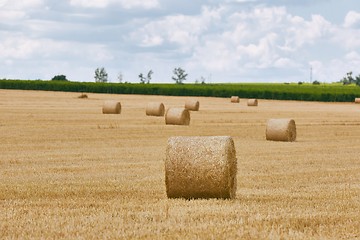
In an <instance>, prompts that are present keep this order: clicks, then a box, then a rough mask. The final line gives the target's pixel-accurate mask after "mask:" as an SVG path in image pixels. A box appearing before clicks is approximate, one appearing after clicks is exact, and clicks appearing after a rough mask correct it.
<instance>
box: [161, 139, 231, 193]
mask: <svg viewBox="0 0 360 240" xmlns="http://www.w3.org/2000/svg"><path fill="white" fill-rule="evenodd" d="M236 174H237V160H236V151H235V146H234V141H233V139H232V138H231V137H228V136H213V137H170V138H169V139H168V145H167V149H166V160H165V185H166V194H167V196H168V197H169V198H186V199H191V198H235V195H236V185H237V181H236Z"/></svg>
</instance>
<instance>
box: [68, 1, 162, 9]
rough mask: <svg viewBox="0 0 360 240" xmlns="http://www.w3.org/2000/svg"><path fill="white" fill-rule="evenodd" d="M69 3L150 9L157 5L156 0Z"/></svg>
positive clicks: (95, 6)
mask: <svg viewBox="0 0 360 240" xmlns="http://www.w3.org/2000/svg"><path fill="white" fill-rule="evenodd" d="M70 4H71V5H72V6H77V7H85V8H106V7H108V6H110V5H120V6H122V7H123V8H125V9H132V8H144V9H151V8H155V7H158V6H159V2H158V0H146V1H143V0H131V1H129V0H70Z"/></svg>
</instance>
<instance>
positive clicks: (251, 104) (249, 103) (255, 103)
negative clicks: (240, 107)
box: [247, 99, 258, 107]
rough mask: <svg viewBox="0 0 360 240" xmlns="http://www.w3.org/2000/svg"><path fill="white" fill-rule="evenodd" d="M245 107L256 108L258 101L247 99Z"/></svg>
mask: <svg viewBox="0 0 360 240" xmlns="http://www.w3.org/2000/svg"><path fill="white" fill-rule="evenodd" d="M247 105H248V106H250V107H251V106H253V107H256V106H257V105H258V100H257V99H248V101H247Z"/></svg>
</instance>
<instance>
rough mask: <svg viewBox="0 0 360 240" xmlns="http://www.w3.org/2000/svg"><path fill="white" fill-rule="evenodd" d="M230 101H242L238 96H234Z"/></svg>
mask: <svg viewBox="0 0 360 240" xmlns="http://www.w3.org/2000/svg"><path fill="white" fill-rule="evenodd" d="M230 101H231V102H232V103H239V102H240V98H239V97H238V96H232V97H231V99H230Z"/></svg>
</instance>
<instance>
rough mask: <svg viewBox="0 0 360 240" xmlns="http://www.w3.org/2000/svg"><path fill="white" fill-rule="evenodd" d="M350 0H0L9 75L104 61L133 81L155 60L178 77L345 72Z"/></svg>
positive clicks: (350, 62)
mask: <svg viewBox="0 0 360 240" xmlns="http://www.w3.org/2000/svg"><path fill="white" fill-rule="evenodd" d="M349 1H351V2H352V5H347V4H348V2H349ZM349 1H346V3H345V2H341V3H340V2H336V1H331V2H328V1H325V0H323V1H320V0H319V1H316V4H315V3H313V1H310V0H304V1H302V2H301V3H300V2H299V1H295V0H291V1H290V0H287V1H286V0H269V1H265V0H257V1H256V0H254V1H251V0H221V1H214V0H205V1H201V0H194V1H185V2H184V1H176V0H143V1H141V0H133V1H128V0H86V1H85V0H66V1H49V0H28V1H24V0H0V6H1V7H0V22H1V24H0V39H1V41H0V63H1V64H4V65H6V66H8V67H6V70H5V72H6V73H4V74H6V76H9V75H11V76H16V74H18V73H23V72H24V74H25V73H26V71H28V75H30V76H35V78H42V77H43V76H47V77H52V75H53V74H55V73H54V71H56V73H59V72H57V71H61V73H63V74H70V73H74V74H75V72H76V74H75V75H73V76H76V77H72V79H74V80H80V81H81V80H93V76H92V75H93V70H94V69H95V68H96V67H98V66H104V67H106V68H107V71H108V72H109V74H111V73H115V74H116V73H117V72H119V71H122V72H123V73H124V75H125V76H126V79H125V81H135V82H136V81H137V75H138V74H139V73H140V72H144V71H148V70H149V69H153V70H154V71H155V74H154V80H155V79H156V80H155V81H168V82H169V81H170V82H171V74H172V69H173V68H174V67H178V66H181V67H185V69H186V70H187V72H188V73H189V76H191V77H192V76H194V78H197V77H199V76H201V75H203V76H207V75H210V74H212V76H213V77H214V78H213V79H214V81H222V80H223V79H222V78H224V79H225V81H244V80H249V81H251V80H252V79H261V80H262V81H273V80H274V79H276V81H281V80H282V79H281V78H284V79H286V81H292V80H293V81H303V80H304V79H308V78H309V64H310V63H311V64H312V65H313V71H314V79H315V78H317V79H318V80H320V81H337V80H339V78H341V77H342V76H343V75H344V73H346V72H348V71H355V69H357V68H358V66H359V61H360V60H359V47H360V38H359V37H358V36H360V28H359V25H360V17H359V16H360V14H359V12H356V11H354V10H353V9H356V8H354V7H353V6H354V4H356V2H355V1H356V0H349ZM325 4H327V5H325ZM312 6H313V7H315V8H311V7H312ZM321 6H324V10H322V8H321ZM329 6H330V7H329ZM339 6H340V7H341V9H339ZM346 6H347V7H346ZM313 9H316V10H313ZM326 9H327V10H328V9H333V11H334V12H340V13H339V15H336V17H335V15H334V17H332V15H331V14H330V13H329V12H325V11H326ZM304 10H306V11H304ZM340 10H341V11H340ZM325 16H327V17H325ZM334 19H336V20H334ZM123 59H126V61H123ZM57 68H59V70H57ZM75 69H76V70H75ZM87 71H88V73H86V72H87ZM21 76H23V75H20V77H21ZM109 76H110V75H109ZM216 76H217V77H216ZM219 76H221V78H220V77H219ZM264 76H265V77H264ZM191 77H190V78H191ZM110 78H111V76H110ZM113 78H116V76H115V77H114V76H113ZM190 78H189V81H190Z"/></svg>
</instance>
